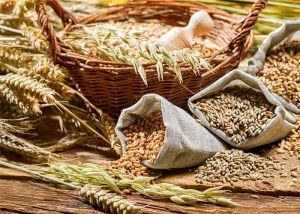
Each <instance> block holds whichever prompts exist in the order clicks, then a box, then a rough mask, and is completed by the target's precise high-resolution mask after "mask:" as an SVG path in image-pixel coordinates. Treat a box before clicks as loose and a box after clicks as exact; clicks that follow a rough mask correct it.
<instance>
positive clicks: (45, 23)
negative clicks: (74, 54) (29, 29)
mask: <svg viewBox="0 0 300 214" xmlns="http://www.w3.org/2000/svg"><path fill="white" fill-rule="evenodd" d="M46 5H49V6H50V7H51V8H52V9H53V10H54V12H55V13H56V14H57V15H58V16H59V17H60V18H61V20H62V22H63V24H64V26H65V25H67V24H70V23H72V24H75V23H77V20H76V19H75V17H74V16H73V15H71V14H70V13H68V12H67V11H65V10H64V9H63V7H62V6H61V5H60V4H59V3H58V2H57V0H40V1H39V2H38V4H37V7H36V10H37V14H38V21H39V23H40V25H41V26H42V32H43V33H44V35H46V36H48V40H49V42H50V45H51V49H52V52H53V58H54V61H57V54H58V53H60V52H61V48H60V46H59V45H58V40H59V39H58V38H57V37H56V34H55V32H54V29H53V27H52V25H51V21H50V18H49V15H48V14H47V10H46Z"/></svg>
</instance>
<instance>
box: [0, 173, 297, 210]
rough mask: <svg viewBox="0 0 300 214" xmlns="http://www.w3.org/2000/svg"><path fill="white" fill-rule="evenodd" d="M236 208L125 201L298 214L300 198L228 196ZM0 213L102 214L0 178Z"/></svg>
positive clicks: (66, 194) (44, 188)
mask: <svg viewBox="0 0 300 214" xmlns="http://www.w3.org/2000/svg"><path fill="white" fill-rule="evenodd" d="M226 196H227V197H229V198H232V199H233V200H234V201H236V202H238V203H239V204H240V206H239V207H235V208H232V207H222V206H216V205H211V204H199V205H196V206H179V205H175V204H173V203H171V202H167V201H156V200H151V199H149V198H145V197H141V196H138V195H129V196H127V198H128V199H132V200H135V201H138V202H139V203H140V204H141V205H143V206H144V208H143V212H144V213H189V214H190V213H289V214H294V213H295V214H296V213H299V210H300V197H291V196H282V197H271V196H263V195H251V194H248V193H228V194H226ZM0 211H1V213H2V211H3V212H20V213H22V212H23V213H75V214H77V213H86V214H95V213H102V212H100V211H97V210H96V209H94V208H92V207H91V206H90V205H87V204H85V203H84V202H83V201H82V200H81V199H80V197H79V195H78V192H77V191H76V190H68V189H64V188H62V187H60V188H57V187H54V186H52V185H51V184H46V183H41V182H38V181H37V180H34V179H32V180H20V179H19V180H15V179H14V178H13V177H11V179H7V178H6V179H2V178H1V177H0Z"/></svg>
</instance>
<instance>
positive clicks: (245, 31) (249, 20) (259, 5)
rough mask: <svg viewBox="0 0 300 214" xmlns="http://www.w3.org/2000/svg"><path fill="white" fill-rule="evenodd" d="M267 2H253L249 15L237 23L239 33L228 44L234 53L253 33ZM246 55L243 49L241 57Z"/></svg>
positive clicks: (260, 0) (258, 0)
mask: <svg viewBox="0 0 300 214" xmlns="http://www.w3.org/2000/svg"><path fill="white" fill-rule="evenodd" d="M267 3H268V0H256V1H255V2H254V3H253V5H252V8H251V10H250V12H249V14H248V16H247V17H245V18H243V19H242V20H241V21H240V22H238V23H237V24H236V31H237V32H238V34H237V35H236V36H235V38H233V39H232V40H231V41H230V43H229V45H228V48H229V49H230V50H231V51H233V53H235V52H237V51H239V50H240V49H241V48H242V47H243V46H244V43H245V42H246V39H247V37H248V35H249V34H251V31H252V29H253V28H254V26H255V24H256V22H257V20H258V15H259V14H260V13H261V11H262V9H264V8H265V7H266V5H267ZM249 45H250V44H249ZM242 51H243V50H242ZM244 55H245V52H244V51H243V52H242V53H241V57H242V58H243V56H244Z"/></svg>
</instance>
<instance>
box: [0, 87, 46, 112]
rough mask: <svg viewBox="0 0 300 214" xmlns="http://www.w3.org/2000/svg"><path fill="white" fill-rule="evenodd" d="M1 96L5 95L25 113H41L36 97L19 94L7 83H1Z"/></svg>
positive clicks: (7, 99)
mask: <svg viewBox="0 0 300 214" xmlns="http://www.w3.org/2000/svg"><path fill="white" fill-rule="evenodd" d="M0 96H2V97H4V98H5V99H6V101H8V102H9V103H11V104H15V105H16V106H18V107H19V108H20V109H21V110H22V111H23V113H24V114H39V113H41V110H40V106H39V103H38V101H37V100H36V99H34V98H33V97H30V96H28V95H25V94H21V95H20V94H19V95H17V94H16V93H15V92H13V91H12V90H10V88H9V87H8V86H7V85H6V84H0Z"/></svg>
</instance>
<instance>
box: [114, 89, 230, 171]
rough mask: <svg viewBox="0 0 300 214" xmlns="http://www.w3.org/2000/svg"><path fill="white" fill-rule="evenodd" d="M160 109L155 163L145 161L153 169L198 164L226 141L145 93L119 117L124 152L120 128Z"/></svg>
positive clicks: (222, 147) (162, 100)
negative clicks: (162, 132)
mask: <svg viewBox="0 0 300 214" xmlns="http://www.w3.org/2000/svg"><path fill="white" fill-rule="evenodd" d="M157 111H161V113H162V120H163V125H164V127H165V137H164V142H163V146H162V147H161V149H160V151H159V153H158V155H157V156H156V158H155V160H154V163H152V164H150V162H149V161H144V162H143V163H144V165H145V166H147V167H149V168H152V169H172V168H185V167H191V166H196V165H199V164H200V163H201V162H203V161H204V160H206V159H207V158H209V157H211V156H212V155H214V154H215V153H217V152H219V151H222V150H224V149H226V144H224V143H222V142H221V141H220V140H219V139H218V138H217V137H215V136H214V135H213V134H211V133H210V132H209V131H208V130H207V129H205V128H204V127H202V126H201V125H200V124H199V123H197V122H196V121H195V119H194V118H192V117H191V116H190V115H189V114H188V113H187V112H185V111H184V110H182V109H180V108H179V107H177V106H175V105H173V104H172V103H170V102H169V101H167V100H166V99H164V98H163V97H161V96H159V95H156V94H147V95H144V96H143V97H142V98H141V99H140V100H139V101H138V102H137V103H136V104H135V105H133V106H131V107H129V108H127V109H124V110H123V111H122V113H121V115H120V117H119V120H118V123H117V126H116V133H117V135H118V137H119V138H120V140H121V143H122V152H123V154H124V153H125V152H126V146H127V145H126V143H125V135H124V134H123V132H122V130H124V129H125V128H126V127H129V126H130V125H131V124H134V123H135V122H136V121H137V120H138V119H139V118H140V117H141V116H142V117H148V116H150V115H151V114H153V112H157Z"/></svg>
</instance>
